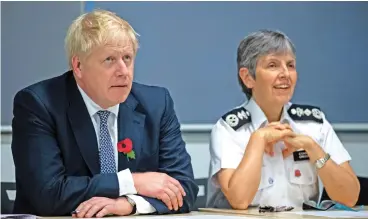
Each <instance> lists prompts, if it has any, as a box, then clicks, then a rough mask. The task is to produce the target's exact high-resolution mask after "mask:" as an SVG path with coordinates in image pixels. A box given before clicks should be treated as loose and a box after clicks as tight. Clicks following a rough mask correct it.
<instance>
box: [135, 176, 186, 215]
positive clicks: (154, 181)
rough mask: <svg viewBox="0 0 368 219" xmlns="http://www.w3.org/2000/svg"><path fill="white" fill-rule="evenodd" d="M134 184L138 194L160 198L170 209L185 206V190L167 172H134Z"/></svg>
mask: <svg viewBox="0 0 368 219" xmlns="http://www.w3.org/2000/svg"><path fill="white" fill-rule="evenodd" d="M132 175H133V180H134V186H135V188H136V189H137V192H138V194H140V195H145V196H148V197H151V198H157V199H160V200H161V201H163V202H164V203H165V205H166V206H167V207H168V208H169V209H170V210H173V209H174V210H175V211H177V210H178V209H179V207H181V206H183V196H185V195H186V194H185V191H184V189H183V187H182V186H181V185H180V183H179V182H178V181H177V180H176V179H174V178H172V177H170V176H168V175H167V174H165V173H157V172H147V173H134V174H132Z"/></svg>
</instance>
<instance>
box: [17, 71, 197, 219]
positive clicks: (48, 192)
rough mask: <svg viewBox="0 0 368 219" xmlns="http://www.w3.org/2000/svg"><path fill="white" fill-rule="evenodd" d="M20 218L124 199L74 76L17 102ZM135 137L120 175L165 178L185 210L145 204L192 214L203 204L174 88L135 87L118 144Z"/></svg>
mask: <svg viewBox="0 0 368 219" xmlns="http://www.w3.org/2000/svg"><path fill="white" fill-rule="evenodd" d="M13 113H14V118H13V122H12V128H13V141H12V152H13V159H14V164H15V173H16V190H17V193H16V199H15V202H14V213H29V214H36V215H43V216H47V215H70V212H71V211H73V210H75V209H76V208H77V206H78V205H79V204H80V203H82V202H83V201H86V200H88V199H90V198H92V197H94V196H103V197H108V198H117V197H119V184H118V179H117V175H116V174H115V173H113V174H100V167H99V155H98V145H97V138H96V134H95V131H94V127H93V124H92V121H91V118H90V116H89V114H88V111H87V108H86V106H85V103H84V101H83V99H82V96H81V94H80V92H79V90H78V88H77V84H76V82H75V79H74V77H73V73H72V72H71V71H69V72H66V73H65V74H63V75H61V76H59V77H55V78H52V79H49V80H45V81H42V82H39V83H36V84H34V85H31V86H29V87H27V88H25V89H23V90H21V91H19V92H18V93H17V94H16V96H15V98H14V110H13ZM125 138H130V139H131V140H132V142H133V150H134V151H135V154H136V158H135V159H130V160H129V161H128V159H127V157H126V156H125V155H124V154H123V153H119V157H118V170H119V171H121V170H123V169H126V168H129V169H130V171H131V172H132V173H134V172H147V171H155V172H162V173H166V174H168V175H170V176H171V177H173V178H175V179H177V180H178V181H179V182H180V183H181V185H182V186H183V188H184V190H185V192H186V196H185V197H184V204H183V206H182V207H181V208H180V209H179V210H178V211H174V210H172V211H170V210H169V209H168V208H167V207H166V205H165V204H164V203H163V202H162V201H160V200H158V199H154V198H149V197H143V198H145V199H146V200H147V201H148V202H149V203H150V204H151V205H152V206H153V207H154V208H155V209H156V210H157V213H158V214H166V213H185V212H189V211H190V210H191V209H192V207H193V204H194V202H195V200H196V197H197V193H198V187H197V185H196V184H195V181H194V176H193V169H192V165H191V157H190V155H189V154H188V153H187V151H186V149H185V143H184V141H183V139H182V136H181V131H180V125H179V122H178V119H177V117H176V114H175V111H174V106H173V100H172V98H171V97H170V94H169V92H168V90H167V89H165V88H160V87H153V86H146V85H142V84H138V83H133V86H132V90H131V93H130V94H129V96H128V98H127V100H126V101H125V102H124V103H121V104H120V107H119V115H118V141H121V140H123V139H125Z"/></svg>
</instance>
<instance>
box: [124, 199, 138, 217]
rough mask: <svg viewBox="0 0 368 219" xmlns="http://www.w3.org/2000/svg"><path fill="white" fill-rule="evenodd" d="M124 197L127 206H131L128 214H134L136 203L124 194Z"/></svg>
mask: <svg viewBox="0 0 368 219" xmlns="http://www.w3.org/2000/svg"><path fill="white" fill-rule="evenodd" d="M124 198H125V199H126V201H127V202H128V204H129V206H130V207H131V210H130V214H135V213H136V211H137V205H136V203H135V201H134V200H133V199H131V198H129V197H128V196H124Z"/></svg>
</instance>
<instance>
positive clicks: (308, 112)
mask: <svg viewBox="0 0 368 219" xmlns="http://www.w3.org/2000/svg"><path fill="white" fill-rule="evenodd" d="M287 112H288V114H289V116H290V117H291V118H292V119H293V120H296V121H315V122H318V123H323V113H322V111H321V109H320V108H319V107H315V106H310V105H300V104H292V105H291V106H290V108H289V109H288V111H287Z"/></svg>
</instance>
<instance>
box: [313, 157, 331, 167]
mask: <svg viewBox="0 0 368 219" xmlns="http://www.w3.org/2000/svg"><path fill="white" fill-rule="evenodd" d="M329 159H330V154H329V153H326V155H325V156H324V157H322V158H321V159H318V160H316V163H315V165H316V167H317V169H321V168H322V167H323V166H324V165H325V164H326V162H327V161H328V160H329Z"/></svg>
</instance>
